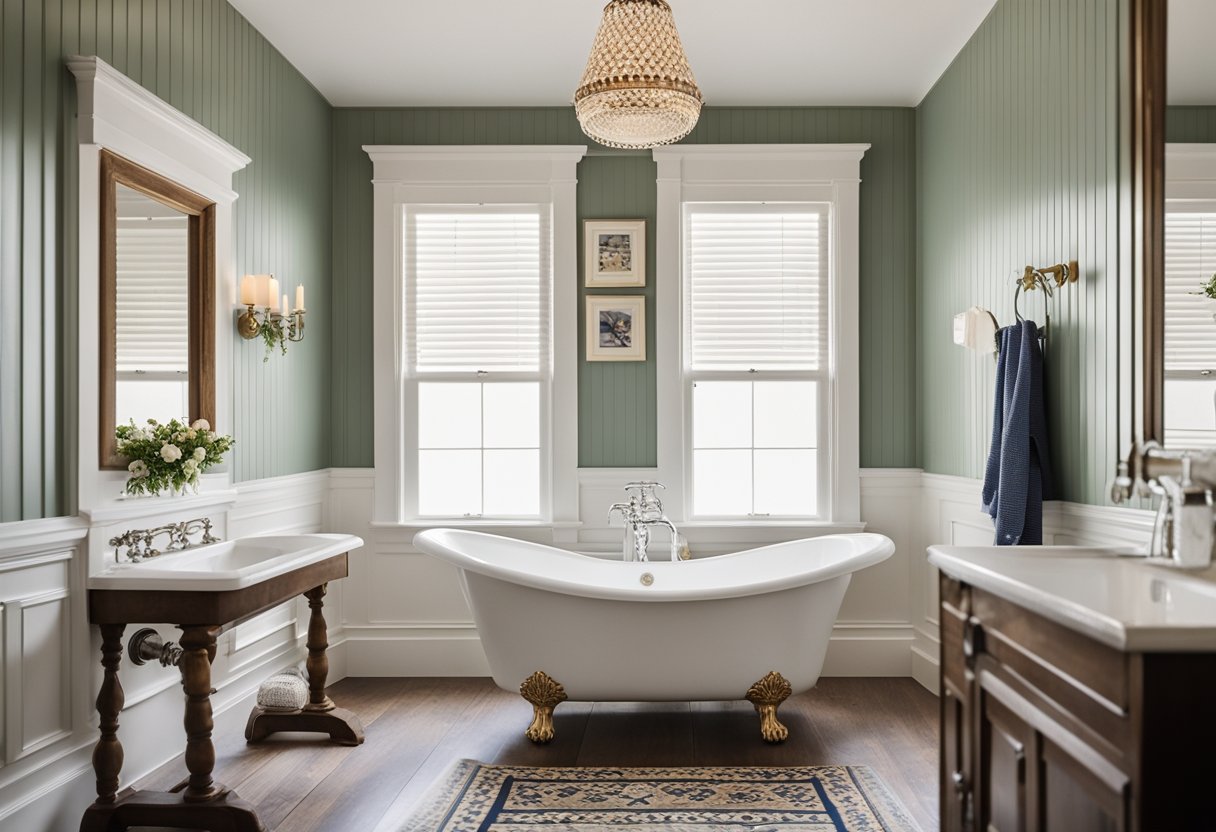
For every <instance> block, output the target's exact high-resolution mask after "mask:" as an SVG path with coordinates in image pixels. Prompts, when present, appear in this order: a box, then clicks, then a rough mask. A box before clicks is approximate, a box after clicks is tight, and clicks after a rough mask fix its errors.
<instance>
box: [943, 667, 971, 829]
mask: <svg viewBox="0 0 1216 832" xmlns="http://www.w3.org/2000/svg"><path fill="white" fill-rule="evenodd" d="M941 691H942V695H941V709H942V735H941V743H942V749H941V754H942V759H941V766H942V771H941V784H942V788H941V815H942V823H941V828H942V832H971V829H972V817H973V816H972V804H971V800H972V798H971V790H972V781H971V764H970V763H971V760H970V758H971V753H970V749H969V747H968V744H969V743H970V738H971V731H970V727H969V726H970V720H971V709H970V708H969V707H968V703H969V701H970V695H969V693H963V692H961V691H957V690H955V687H954V685H953V684H951V683H950V682H949V681H944V682H943V684H942V688H941Z"/></svg>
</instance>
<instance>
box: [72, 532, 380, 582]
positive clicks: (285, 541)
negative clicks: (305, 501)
mask: <svg viewBox="0 0 1216 832" xmlns="http://www.w3.org/2000/svg"><path fill="white" fill-rule="evenodd" d="M362 545H363V541H362V539H360V538H358V537H356V536H354V535H350V534H289V535H267V536H264V537H242V538H237V539H235V540H223V541H220V542H219V543H210V544H207V545H205V546H195V547H192V548H190V549H183V550H181V551H177V552H166V553H165V554H163V555H158V556H157V557H154V558H149V559H147V560H144V561H141V562H139V563H116V564H111V565H110V567H109V568H108V569H106V570H105V571H104V572H101V573H98V574H96V575H93V576H91V577H90V578H89V580H88V588H89V589H94V590H154V591H155V590H159V591H205V592H226V591H231V590H238V589H244V588H246V587H250V586H253V585H255V584H259V583H262V582H264V581H267V580H269V579H271V578H275V577H278V576H279V575H284V574H286V573H288V572H292V571H295V570H298V569H302V568H304V567H306V566H309V565H311V564H314V563H318V562H320V561H322V560H325V559H326V558H330V557H332V556H334V555H336V554H340V553H343V552H349V551H351V550H352V549H357V548H359V547H360V546H362Z"/></svg>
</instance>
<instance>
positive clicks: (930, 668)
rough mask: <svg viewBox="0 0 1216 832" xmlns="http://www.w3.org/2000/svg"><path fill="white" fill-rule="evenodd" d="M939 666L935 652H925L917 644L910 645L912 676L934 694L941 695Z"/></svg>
mask: <svg viewBox="0 0 1216 832" xmlns="http://www.w3.org/2000/svg"><path fill="white" fill-rule="evenodd" d="M939 668H940V662H939V660H938V657H937V654H935V653H934V654H930V653H927V652H925V650H924V649H923V648H921V646H920V645H918V644H913V645H912V678H913V679H915V680H916V681H917V682H919V683H920V685H921V687H923V688H925V690H928V691H929V692H931V693H932V694H933V695H934V696H940V695H941V677H940V674H939Z"/></svg>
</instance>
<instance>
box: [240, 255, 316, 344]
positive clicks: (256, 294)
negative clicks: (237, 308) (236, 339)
mask: <svg viewBox="0 0 1216 832" xmlns="http://www.w3.org/2000/svg"><path fill="white" fill-rule="evenodd" d="M241 305H242V306H244V307H245V311H244V312H242V313H241V314H240V317H238V318H237V319H236V330H237V332H239V333H240V334H241V337H242V338H244V339H246V340H251V339H253V338H257V337H261V339H262V340H263V341H265V342H266V356H265V357H264V358H263V359H262V360H263V361H268V360H270V351H271V350H272V349H274V348H275V347H276V346H277V347H278V348H279V351H280V352H281V353H282V354H283V355H286V354H287V342H288V341H303V340H304V287H303V286H296V305H295V308H294V309H292V310H291V311H290V312H289V311H288V306H287V294H286V293H284V294H283V300H282V304H281V305H280V301H279V281H277V280H275V278H274V275H272V274H247V275H245V276H244V277H243V278H241ZM258 307H260V309H261V311H258Z"/></svg>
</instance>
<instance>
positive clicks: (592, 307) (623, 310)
mask: <svg viewBox="0 0 1216 832" xmlns="http://www.w3.org/2000/svg"><path fill="white" fill-rule="evenodd" d="M587 360H588V361H645V360H646V298H644V297H643V296H641V295H594V296H588V298H587Z"/></svg>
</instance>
